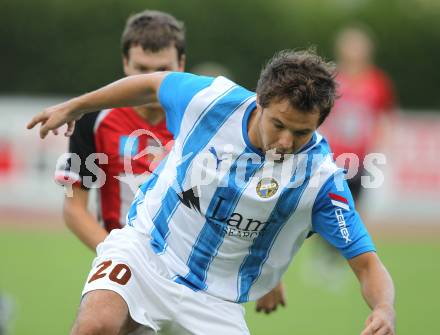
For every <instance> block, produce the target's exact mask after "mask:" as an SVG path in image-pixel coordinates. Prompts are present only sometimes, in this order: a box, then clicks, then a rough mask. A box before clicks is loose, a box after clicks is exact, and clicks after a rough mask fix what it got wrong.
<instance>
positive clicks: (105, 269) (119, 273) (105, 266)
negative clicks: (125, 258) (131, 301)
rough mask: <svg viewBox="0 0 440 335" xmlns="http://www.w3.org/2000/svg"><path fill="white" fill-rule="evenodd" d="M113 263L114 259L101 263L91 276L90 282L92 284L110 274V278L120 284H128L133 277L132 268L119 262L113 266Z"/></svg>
mask: <svg viewBox="0 0 440 335" xmlns="http://www.w3.org/2000/svg"><path fill="white" fill-rule="evenodd" d="M112 263H113V262H112V261H104V262H102V263H101V264H99V265H98V266H97V267H98V270H97V271H96V272H95V273H94V274H93V276H91V277H90V279H89V281H88V283H89V284H90V283H91V282H93V281H95V280H97V279H100V278H104V277H105V276H107V275H108V278H109V279H110V280H111V281H113V282H115V283H118V284H120V285H125V284H127V282H128V281H129V279H130V278H131V270H130V268H129V267H128V265H125V264H122V263H118V264H116V265H114V266H113V267H112ZM110 269H111V271H110Z"/></svg>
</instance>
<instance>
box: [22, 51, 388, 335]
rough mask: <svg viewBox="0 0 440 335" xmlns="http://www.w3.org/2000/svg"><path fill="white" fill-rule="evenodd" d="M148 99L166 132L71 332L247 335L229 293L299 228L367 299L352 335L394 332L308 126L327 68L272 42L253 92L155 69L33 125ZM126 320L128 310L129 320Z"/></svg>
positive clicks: (266, 266) (326, 157)
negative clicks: (335, 256) (334, 252)
mask: <svg viewBox="0 0 440 335" xmlns="http://www.w3.org/2000/svg"><path fill="white" fill-rule="evenodd" d="M156 96H157V97H158V100H159V102H160V103H161V105H162V106H163V107H164V110H165V112H166V117H167V127H168V129H169V130H170V131H171V132H172V133H173V135H174V137H175V143H174V146H173V148H172V150H171V152H170V154H169V155H168V156H167V158H166V159H165V160H164V161H163V162H162V163H161V165H160V166H159V168H158V169H157V170H156V171H155V173H154V174H152V175H151V176H150V177H149V178H148V180H147V181H146V182H145V183H144V184H143V185H142V186H141V188H140V190H139V191H138V193H137V196H136V198H135V201H134V202H133V204H132V206H131V208H130V211H129V213H128V216H127V223H128V225H127V226H126V227H125V228H124V229H120V230H114V231H112V233H111V234H110V236H109V237H108V238H107V239H106V240H105V241H104V243H102V244H100V246H99V247H98V256H97V258H96V259H95V261H94V265H93V269H92V271H91V273H90V275H89V277H88V280H87V283H86V286H85V288H84V291H83V293H84V298H83V300H82V303H81V307H80V312H79V315H78V318H77V320H76V322H75V325H74V328H73V331H72V333H73V334H100V333H106V334H119V333H125V332H126V331H127V330H129V329H131V328H132V327H135V326H136V324H142V325H145V326H146V327H149V328H150V329H151V330H152V331H159V330H166V329H167V330H169V332H171V333H176V334H247V333H248V330H247V327H246V324H245V321H244V315H243V314H244V313H243V308H242V307H241V305H240V303H242V302H246V301H249V300H255V299H258V298H259V297H261V296H262V295H264V294H265V293H267V292H268V291H269V290H270V289H271V288H273V287H274V286H275V285H276V284H277V283H278V282H279V280H280V278H281V276H282V274H283V273H284V272H285V270H286V269H287V267H288V264H289V263H290V261H291V260H292V258H293V256H294V255H295V253H296V252H297V250H298V249H299V247H300V246H301V245H302V243H303V242H304V240H305V238H306V237H307V235H308V234H309V233H310V231H315V232H317V233H319V234H320V235H321V236H323V237H324V238H325V239H326V240H328V241H329V242H330V243H332V244H333V245H334V246H335V247H336V248H338V249H339V250H340V251H341V253H342V254H343V255H344V256H345V257H346V258H347V260H348V262H349V264H350V266H351V268H352V269H353V271H354V272H355V274H356V275H357V277H358V279H359V281H360V283H361V287H362V293H363V296H364V298H365V300H366V302H367V303H368V305H369V306H370V307H371V308H372V313H371V314H370V316H369V317H368V319H367V322H366V327H365V329H364V331H363V332H362V335H366V334H376V335H379V334H394V314H395V313H394V307H393V305H394V287H393V283H392V280H391V277H390V276H389V274H388V272H387V271H386V269H385V268H384V266H383V265H382V263H381V262H380V260H379V258H378V256H377V255H376V253H375V248H374V245H373V243H372V242H371V239H370V237H369V235H368V233H367V231H366V230H365V228H364V226H363V224H362V222H361V220H360V218H359V216H358V214H357V212H356V210H355V208H354V204H353V200H352V197H351V195H350V191H349V190H348V187H347V184H346V182H345V181H344V178H343V173H342V171H341V170H340V169H338V168H337V167H336V165H335V164H334V163H333V161H332V159H331V157H330V149H329V147H328V145H327V143H326V141H325V139H324V138H322V136H321V135H320V134H319V133H317V132H316V129H317V127H318V126H319V125H320V124H321V123H322V122H323V121H324V119H325V118H326V117H327V115H328V113H329V112H330V110H331V107H332V106H333V103H334V99H335V82H334V75H333V70H332V68H330V67H329V65H328V64H327V63H325V62H324V61H323V60H322V59H321V58H319V57H318V56H316V55H314V54H311V53H310V52H290V51H286V52H282V53H279V54H277V55H276V56H275V57H274V58H273V59H272V60H271V61H270V62H269V63H268V64H267V66H266V67H265V69H264V70H263V71H262V73H261V75H260V79H259V82H258V85H257V94H256V95H255V94H254V93H253V92H250V91H247V90H246V89H244V88H242V87H241V86H239V85H236V84H235V83H233V82H231V81H229V80H227V79H226V78H223V77H218V78H215V79H214V78H209V77H199V76H194V75H191V74H187V73H176V72H173V73H155V74H150V75H140V76H135V77H131V78H126V79H122V80H120V81H118V82H115V83H113V84H110V85H108V86H106V87H104V88H101V89H99V90H97V91H95V92H92V93H89V94H86V95H83V96H81V97H78V98H75V99H72V100H69V101H67V102H65V103H62V104H59V105H57V106H53V107H50V108H48V109H46V110H45V111H43V112H41V113H40V114H38V115H36V116H35V117H34V118H33V120H32V121H31V122H30V123H29V125H28V128H32V127H34V126H35V125H36V124H39V123H41V124H42V128H41V129H40V136H41V137H42V138H44V137H45V136H46V135H47V133H48V132H49V131H50V130H54V129H57V128H58V127H60V126H61V125H63V124H64V123H67V124H68V129H67V132H66V135H69V134H70V133H71V132H72V131H73V128H74V121H75V120H77V119H79V118H80V117H81V116H82V115H83V114H84V113H87V112H89V111H92V110H94V109H97V108H108V107H114V106H124V105H139V104H145V103H147V102H150V101H153V99H154V97H156ZM133 320H134V321H133Z"/></svg>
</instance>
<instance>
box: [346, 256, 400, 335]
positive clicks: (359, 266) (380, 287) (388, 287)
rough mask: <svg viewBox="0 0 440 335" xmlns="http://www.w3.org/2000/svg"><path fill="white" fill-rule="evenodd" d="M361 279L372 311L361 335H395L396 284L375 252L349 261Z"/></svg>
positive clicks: (364, 294)
mask: <svg viewBox="0 0 440 335" xmlns="http://www.w3.org/2000/svg"><path fill="white" fill-rule="evenodd" d="M349 263H350V266H351V268H352V269H353V271H354V273H355V274H356V276H357V277H358V279H359V282H360V284H361V288H362V295H363V296H364V299H365V301H366V302H367V304H368V305H369V306H370V308H371V309H372V312H371V314H370V315H369V316H368V318H367V321H366V322H365V328H364V330H363V331H362V333H361V335H376V334H381V335H394V334H395V328H396V326H395V318H396V313H395V310H394V284H393V280H392V279H391V276H390V274H389V273H388V271H387V270H386V269H385V267H384V266H383V264H382V262H381V261H380V259H379V257H378V256H377V254H376V253H375V252H367V253H364V254H361V255H359V256H356V257H354V258H352V259H351V260H349Z"/></svg>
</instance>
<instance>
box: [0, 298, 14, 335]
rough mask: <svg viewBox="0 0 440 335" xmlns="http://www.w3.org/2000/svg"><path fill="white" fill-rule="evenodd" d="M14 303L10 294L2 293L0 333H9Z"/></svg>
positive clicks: (5, 334) (0, 334)
mask: <svg viewBox="0 0 440 335" xmlns="http://www.w3.org/2000/svg"><path fill="white" fill-rule="evenodd" d="M12 312H13V303H12V300H11V298H10V297H9V296H7V295H4V294H0V335H8V334H9V330H10V323H11V319H12Z"/></svg>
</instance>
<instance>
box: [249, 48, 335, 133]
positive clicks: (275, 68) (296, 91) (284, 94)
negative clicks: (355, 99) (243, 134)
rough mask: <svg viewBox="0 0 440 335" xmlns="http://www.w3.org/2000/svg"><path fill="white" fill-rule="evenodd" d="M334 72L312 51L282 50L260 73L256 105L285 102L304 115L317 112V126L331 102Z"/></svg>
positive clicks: (331, 67)
mask: <svg viewBox="0 0 440 335" xmlns="http://www.w3.org/2000/svg"><path fill="white" fill-rule="evenodd" d="M335 75H336V70H335V66H334V64H333V63H330V62H326V61H325V60H324V59H323V58H321V57H320V56H318V55H317V54H316V52H315V51H314V49H308V50H302V51H295V50H283V51H280V52H278V53H277V54H275V56H273V57H272V59H271V60H269V62H268V63H267V64H266V66H265V67H264V68H263V70H262V71H261V74H260V79H259V80H258V84H257V90H256V91H257V95H258V100H259V104H260V106H262V107H263V108H264V107H267V106H268V105H269V104H270V102H271V101H273V100H275V101H279V100H284V99H287V100H288V101H289V102H290V105H291V106H292V107H293V108H297V109H299V110H301V111H304V112H309V111H310V112H313V111H316V110H318V111H319V113H320V115H319V125H320V124H321V123H322V122H324V120H325V119H326V117H327V116H328V114H329V113H330V110H331V108H332V107H333V104H334V102H335V99H336V98H337V96H336V82H335Z"/></svg>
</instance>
